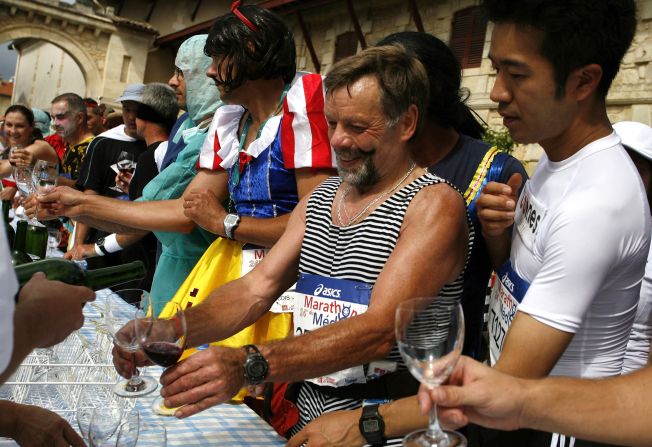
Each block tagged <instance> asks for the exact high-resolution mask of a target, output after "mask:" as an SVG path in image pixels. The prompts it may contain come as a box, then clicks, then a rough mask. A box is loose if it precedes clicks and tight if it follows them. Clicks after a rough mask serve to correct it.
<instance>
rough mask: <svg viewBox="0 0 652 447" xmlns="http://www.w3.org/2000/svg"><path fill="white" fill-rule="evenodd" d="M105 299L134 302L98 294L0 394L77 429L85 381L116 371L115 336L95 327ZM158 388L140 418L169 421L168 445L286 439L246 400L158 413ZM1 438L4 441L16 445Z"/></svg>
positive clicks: (145, 400) (242, 446)
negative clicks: (64, 334)
mask: <svg viewBox="0 0 652 447" xmlns="http://www.w3.org/2000/svg"><path fill="white" fill-rule="evenodd" d="M107 303H110V304H111V306H113V307H112V309H119V311H123V312H127V313H129V312H130V309H131V307H130V306H128V305H127V304H126V303H124V302H123V301H121V300H120V299H119V298H118V297H117V296H116V295H114V294H112V293H111V291H110V290H103V291H99V292H97V293H96V300H95V302H93V303H88V304H86V306H85V307H84V315H85V316H86V319H85V322H84V326H83V327H82V328H81V329H80V330H79V331H77V332H75V333H73V334H72V335H70V336H69V337H68V338H67V339H66V340H64V341H63V342H62V343H60V344H59V345H57V346H55V347H53V348H52V349H37V350H36V351H35V352H33V353H32V354H30V355H29V356H28V357H27V359H25V361H24V362H23V364H22V365H21V367H20V368H19V369H18V370H17V371H16V373H14V375H13V376H12V377H11V378H10V379H9V380H8V381H7V383H6V384H5V385H3V386H2V387H0V399H9V400H13V401H15V402H21V403H29V404H33V405H39V406H41V407H44V408H48V409H50V410H53V411H55V412H56V413H58V414H60V415H61V416H62V417H63V418H64V419H66V420H68V421H69V422H70V425H71V426H72V427H73V428H75V429H77V428H78V427H77V422H76V420H75V412H76V402H77V398H78V396H79V395H80V394H81V391H82V389H83V387H84V386H87V385H90V384H97V383H100V384H107V385H111V384H113V383H115V382H116V381H117V380H118V375H117V373H116V372H115V369H114V368H113V364H112V363H111V354H110V353H111V348H112V341H111V338H110V337H109V336H107V335H105V334H102V333H101V332H99V333H98V331H97V330H96V323H95V322H97V321H98V319H101V318H103V316H104V312H106V310H107V309H108V308H107ZM161 372H162V368H159V367H157V366H152V367H147V368H146V369H145V371H144V373H145V375H147V376H152V377H158V376H160V374H161ZM157 396H158V393H157V392H154V393H152V394H150V395H148V396H144V397H141V398H139V399H137V401H136V407H137V408H138V409H139V411H140V414H141V418H142V419H144V420H145V421H151V422H157V423H160V424H163V425H165V427H166V429H167V436H168V446H192V445H198V446H199V445H200V446H238V447H246V446H260V447H264V446H282V445H285V443H286V441H285V439H283V438H282V437H281V436H279V435H277V434H276V432H275V431H274V430H273V429H272V428H271V427H270V426H269V425H268V424H267V423H266V422H265V421H264V420H262V419H261V418H260V417H259V416H258V415H257V414H256V413H254V412H253V410H251V409H250V408H249V407H247V406H246V405H240V404H222V405H218V406H215V407H212V408H209V409H207V410H205V411H203V412H201V413H199V414H196V415H194V416H191V417H189V418H187V419H176V418H174V417H171V416H159V415H156V414H154V413H153V412H152V410H151V405H152V403H153V401H154V399H155V398H156V397H157ZM15 445H17V444H15V443H14V442H13V441H10V440H4V441H3V440H2V438H0V446H3V447H5V446H7V447H8V446H15Z"/></svg>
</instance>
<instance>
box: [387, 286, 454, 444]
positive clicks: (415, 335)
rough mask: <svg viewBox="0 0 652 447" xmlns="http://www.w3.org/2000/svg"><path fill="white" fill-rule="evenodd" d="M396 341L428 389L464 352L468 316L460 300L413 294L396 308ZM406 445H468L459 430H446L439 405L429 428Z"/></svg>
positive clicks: (443, 377) (410, 437) (409, 437)
mask: <svg viewBox="0 0 652 447" xmlns="http://www.w3.org/2000/svg"><path fill="white" fill-rule="evenodd" d="M395 329H396V343H397V344H398V348H399V351H400V352H401V355H402V356H403V359H404V360H405V363H406V365H407V367H408V369H409V370H410V373H412V375H413V376H414V377H415V378H417V379H418V380H419V382H421V383H422V384H424V385H425V386H426V387H428V389H434V388H435V387H437V386H439V385H441V384H442V383H443V382H444V381H445V380H446V379H447V378H448V376H449V375H450V374H451V372H452V371H453V368H454V367H455V364H456V363H457V360H458V359H459V357H460V354H461V353H462V345H463V344H464V316H463V314H462V308H461V306H460V305H459V304H453V303H451V302H449V301H445V300H443V299H441V298H439V297H438V298H413V299H410V300H407V301H405V302H402V303H401V304H399V306H398V308H397V309H396V326H395ZM403 445H404V446H407V447H410V446H420V447H421V446H424V447H444V446H445V447H453V446H460V447H464V446H466V439H465V438H464V436H462V435H461V434H460V433H458V432H455V431H448V430H447V431H444V430H442V429H441V427H440V426H439V422H438V420H437V407H436V406H435V405H433V406H432V409H431V410H430V423H429V425H428V429H424V430H417V431H414V432H412V433H410V434H408V435H407V436H406V437H405V438H404V439H403Z"/></svg>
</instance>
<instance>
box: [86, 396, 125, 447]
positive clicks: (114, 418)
mask: <svg viewBox="0 0 652 447" xmlns="http://www.w3.org/2000/svg"><path fill="white" fill-rule="evenodd" d="M122 411H123V407H122V405H121V403H118V402H117V401H116V400H112V401H109V402H107V404H106V405H102V406H97V407H95V408H93V410H92V411H91V419H90V422H89V424H88V441H89V442H90V445H91V447H100V446H102V445H104V443H105V442H106V441H108V440H109V439H110V438H111V436H113V434H114V433H115V432H116V430H117V429H118V427H119V426H120V422H121V421H122Z"/></svg>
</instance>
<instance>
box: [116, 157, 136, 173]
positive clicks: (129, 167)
mask: <svg viewBox="0 0 652 447" xmlns="http://www.w3.org/2000/svg"><path fill="white" fill-rule="evenodd" d="M117 166H118V171H120V172H121V173H123V174H133V173H134V168H135V163H134V162H133V161H132V160H120V161H119V162H118V163H117Z"/></svg>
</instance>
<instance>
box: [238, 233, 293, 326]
mask: <svg viewBox="0 0 652 447" xmlns="http://www.w3.org/2000/svg"><path fill="white" fill-rule="evenodd" d="M268 252H269V249H268V248H263V247H258V246H256V245H253V244H245V245H244V246H243V247H242V267H241V269H240V271H241V276H244V275H246V274H247V273H249V272H250V271H252V270H253V269H254V267H256V266H257V265H258V264H260V263H261V262H262V260H263V259H265V255H267V253H268ZM294 289H295V286H292V287H290V289H288V290H287V291H286V292H285V293H284V294H283V295H281V296H280V297H278V299H277V300H276V301H274V304H272V307H271V308H270V309H269V311H270V312H274V313H277V314H280V313H286V312H287V313H290V312H292V311H293V310H294Z"/></svg>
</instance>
